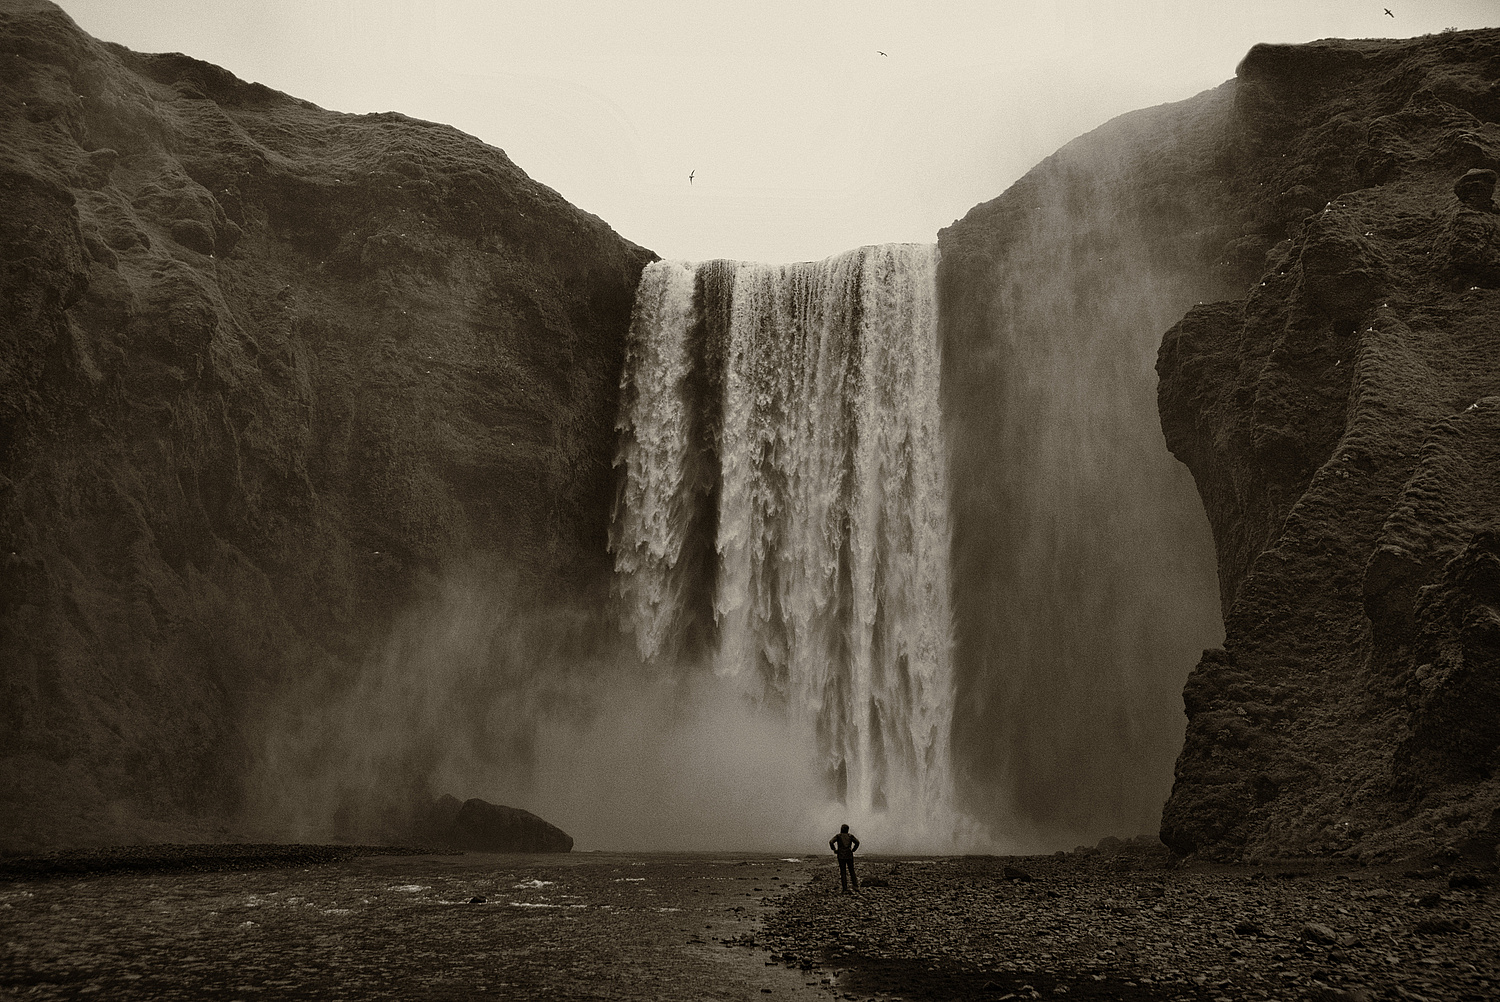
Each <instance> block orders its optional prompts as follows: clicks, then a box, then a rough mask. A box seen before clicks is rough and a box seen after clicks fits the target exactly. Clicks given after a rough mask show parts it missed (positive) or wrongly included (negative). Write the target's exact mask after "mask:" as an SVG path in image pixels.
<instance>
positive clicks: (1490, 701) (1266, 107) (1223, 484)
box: [1157, 31, 1500, 858]
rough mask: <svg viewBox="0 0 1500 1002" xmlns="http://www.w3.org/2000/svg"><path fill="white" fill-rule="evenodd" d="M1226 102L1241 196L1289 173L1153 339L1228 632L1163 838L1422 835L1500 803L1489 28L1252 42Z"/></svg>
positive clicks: (1207, 661)
mask: <svg viewBox="0 0 1500 1002" xmlns="http://www.w3.org/2000/svg"><path fill="white" fill-rule="evenodd" d="M1233 117H1234V121H1235V123H1236V138H1235V147H1236V149H1237V150H1238V151H1239V160H1240V161H1241V162H1242V163H1243V168H1242V169H1243V170H1244V172H1245V180H1246V181H1249V180H1251V179H1253V180H1254V183H1255V184H1256V185H1257V186H1258V187H1260V188H1262V189H1263V190H1265V191H1267V192H1273V191H1274V192H1277V193H1278V194H1277V195H1276V196H1274V197H1273V198H1271V199H1269V200H1267V199H1264V198H1263V199H1262V200H1261V201H1262V202H1263V203H1269V204H1275V203H1276V201H1278V200H1280V199H1283V198H1287V197H1288V196H1289V194H1290V193H1291V192H1294V191H1296V190H1297V189H1298V188H1299V187H1300V186H1305V187H1306V188H1307V191H1306V195H1307V197H1305V198H1298V199H1293V200H1289V201H1287V203H1286V208H1287V213H1288V218H1287V228H1286V233H1285V239H1281V240H1279V241H1278V242H1277V243H1276V244H1275V245H1274V246H1273V247H1271V248H1270V251H1269V253H1268V255H1267V257H1266V259H1265V266H1264V271H1263V273H1262V274H1261V275H1260V276H1259V278H1258V280H1257V281H1256V282H1255V283H1254V285H1253V286H1252V287H1251V288H1250V290H1249V293H1248V295H1245V296H1242V297H1239V298H1236V299H1232V300H1229V301H1224V302H1217V303H1212V304H1207V305H1203V306H1199V307H1196V308H1195V309H1193V310H1192V311H1190V312H1189V313H1188V314H1187V316H1186V317H1185V318H1183V320H1182V321H1181V322H1180V323H1179V324H1177V325H1176V326H1175V327H1173V328H1172V330H1170V331H1169V332H1168V333H1167V335H1166V337H1165V339H1164V341H1163V343H1162V347H1161V353H1160V357H1159V360H1158V363H1157V369H1158V372H1159V373H1160V379H1161V383H1160V405H1161V417H1162V427H1163V429H1164V430H1165V432H1166V437H1167V442H1168V444H1169V445H1170V447H1171V449H1172V451H1173V453H1174V454H1175V455H1177V456H1178V457H1179V458H1180V459H1182V461H1183V462H1184V463H1186V464H1187V466H1188V467H1189V468H1190V469H1191V470H1192V472H1193V476H1194V479H1195V480H1196V481H1197V484H1198V487H1199V491H1200V493H1201V494H1202V496H1203V500H1204V505H1205V507H1206V509H1207V511H1208V516H1209V521H1210V523H1211V524H1212V526H1213V532H1214V541H1215V546H1216V549H1217V552H1218V564H1219V575H1220V587H1221V594H1222V598H1223V604H1224V612H1225V633H1226V636H1225V641H1224V645H1223V647H1222V649H1216V650H1210V651H1208V652H1207V653H1205V655H1204V657H1203V659H1202V660H1201V661H1200V663H1199V664H1198V667H1197V668H1196V669H1195V670H1194V671H1193V673H1192V675H1191V677H1190V678H1189V679H1188V682H1187V686H1186V688H1185V691H1184V702H1185V704H1186V709H1187V715H1188V726H1187V735H1186V741H1185V745H1184V747H1183V750H1182V754H1181V756H1180V758H1179V759H1178V763H1177V770H1176V783H1175V786H1174V787H1173V791H1172V795H1171V798H1170V799H1169V801H1168V802H1167V805H1166V808H1165V811H1164V814H1163V817H1162V839H1163V840H1164V841H1165V842H1167V844H1168V845H1170V846H1171V847H1173V848H1174V849H1176V850H1177V851H1179V852H1183V853H1200V854H1204V855H1209V856H1216V857H1221V858H1233V857H1239V856H1256V855H1266V854H1278V853H1280V854H1291V855H1312V854H1329V853H1335V854H1348V855H1357V856H1363V857H1366V858H1378V857H1380V856H1382V855H1384V854H1390V853H1396V852H1404V851H1410V850H1412V849H1424V848H1425V849H1441V848H1443V847H1444V846H1446V845H1448V844H1450V843H1457V842H1461V841H1462V840H1463V839H1464V838H1465V837H1466V836H1470V835H1474V834H1476V833H1479V832H1481V830H1482V829H1484V828H1485V826H1486V824H1487V823H1488V821H1489V819H1490V817H1491V816H1492V813H1493V811H1494V809H1495V807H1496V805H1497V803H1500V780H1497V778H1496V776H1495V772H1496V769H1497V767H1500V214H1496V212H1495V209H1494V207H1493V205H1492V203H1491V201H1490V192H1491V190H1492V188H1493V184H1494V170H1495V169H1496V168H1497V167H1500V32H1496V31H1481V32H1454V33H1445V34H1443V35H1438V36H1429V37H1426V38H1421V39H1414V40H1410V41H1403V42H1380V43H1376V42H1362V43H1345V42H1327V43H1317V44H1314V45H1308V46H1258V47H1256V48H1255V49H1253V50H1252V51H1251V52H1250V54H1249V55H1248V56H1247V57H1246V58H1245V60H1244V62H1243V63H1242V65H1241V66H1240V68H1239V71H1238V75H1237V82H1236V95H1235V103H1234V109H1233ZM1242 183H1243V182H1242ZM1294 210H1295V211H1294Z"/></svg>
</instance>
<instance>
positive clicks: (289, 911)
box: [0, 846, 1500, 1002]
mask: <svg viewBox="0 0 1500 1002" xmlns="http://www.w3.org/2000/svg"><path fill="white" fill-rule="evenodd" d="M90 858H91V857H90V855H89V854H86V853H84V854H69V855H68V856H67V857H66V858H63V859H60V860H57V861H56V865H55V866H52V867H51V869H48V866H47V865H46V864H44V863H40V862H36V861H35V858H33V862H31V863H26V862H24V861H21V860H17V859H15V858H11V859H8V860H0V996H3V997H25V998H39V999H72V998H84V997H104V998H111V999H115V998H118V999H254V998H262V999H269V998H288V999H302V998H308V999H470V998H497V999H537V998H553V999H601V1000H627V999H628V1000H635V999H664V1000H679V999H680V1000H689V999H693V1000H696V999H721V1000H743V999H764V998H768V997H769V998H782V999H801V1000H806V1002H812V1000H820V1002H821V1000H828V999H845V1000H850V999H878V1000H882V1002H884V1000H896V999H913V1000H915V999H971V998H974V999H995V1000H1012V999H1036V998H1049V999H1058V998H1072V999H1120V1000H1127V1002H1130V1000H1147V999H1152V1000H1174V1002H1175V1000H1195V1002H1197V1000H1240V999H1254V1000H1260V999H1273V1000H1282V999H1286V1000H1299V999H1312V1000H1319V1002H1375V1000H1404V1002H1412V1000H1429V1002H1439V1000H1444V1002H1446V1000H1476V1002H1477V1000H1489V999H1495V998H1500V949H1497V946H1500V908H1497V895H1500V887H1497V877H1496V874H1495V872H1494V870H1495V868H1494V865H1493V864H1492V863H1489V864H1485V863H1480V862H1472V861H1465V860H1462V859H1455V860H1451V861H1439V862H1438V863H1436V864H1434V863H1433V862H1431V861H1426V862H1424V863H1420V864H1410V865H1396V866H1384V867H1366V868H1362V867H1357V866H1350V865H1347V864H1346V865H1336V864H1333V863H1329V862H1307V863H1300V864H1291V863H1279V864H1277V865H1274V866H1270V865H1268V866H1263V867H1223V866H1218V867H1209V866H1201V867H1194V866H1187V867H1183V866H1173V865H1170V861H1168V860H1167V859H1166V857H1165V855H1164V853H1162V852H1158V851H1126V852H1118V853H1113V854H1110V853H1070V854H1065V855H1058V856H1043V857H978V856H968V857H930V858H897V857H878V856H876V857H869V858H861V859H860V860H859V864H858V865H859V868H860V873H861V876H862V879H863V880H864V881H865V886H864V888H863V890H862V893H860V894H859V895H843V894H841V893H839V886H838V875H837V870H836V867H835V866H834V863H833V860H832V857H830V856H826V855H820V856H813V857H787V858H777V857H771V856H764V855H734V854H723V855H713V854H681V853H574V854H569V855H566V856H525V855H489V854H481V853H461V854H446V855H438V854H408V855H397V854H392V853H389V852H383V851H381V850H380V849H378V848H376V847H349V846H334V847H328V846H323V847H318V846H311V847H309V846H301V847H298V846H277V847H258V848H257V847H231V848H230V849H229V850H228V851H226V852H224V853H222V854H219V855H217V856H216V854H215V852H214V851H213V849H212V847H170V846H169V847H162V846H155V847H142V848H135V849H122V850H113V851H111V852H105V853H99V854H95V856H94V859H95V863H97V865H95V866H91V864H90V862H89V859H90Z"/></svg>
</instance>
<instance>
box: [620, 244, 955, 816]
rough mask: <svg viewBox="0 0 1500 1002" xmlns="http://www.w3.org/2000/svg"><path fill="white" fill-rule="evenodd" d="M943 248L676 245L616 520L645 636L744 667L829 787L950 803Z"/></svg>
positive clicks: (685, 660)
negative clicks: (773, 259) (706, 249)
mask: <svg viewBox="0 0 1500 1002" xmlns="http://www.w3.org/2000/svg"><path fill="white" fill-rule="evenodd" d="M936 268H937V249H936V247H934V246H931V245H917V244H896V245H881V246H874V247H865V248H860V249H858V250H854V251H850V252H848V253H845V254H842V255H839V256H837V257H833V258H829V259H828V260H825V261H819V262H809V263H801V264H792V265H764V264H748V263H731V262H722V261H713V262H706V263H704V264H700V265H697V266H691V265H684V264H681V263H676V262H657V263H655V264H653V265H651V266H650V267H648V268H647V269H646V271H645V273H644V274H643V275H642V277H641V282H640V286H639V289H638V291H637V295H636V306H635V313H634V317H633V320H632V324H631V329H630V335H629V341H628V344H627V354H626V363H625V370H624V374H623V376H622V383H621V390H622V393H621V410H620V420H619V425H618V431H619V443H620V444H619V454H618V457H617V460H616V462H617V465H618V466H620V467H621V468H622V476H621V484H620V493H619V498H618V502H617V505H616V511H615V517H614V524H613V526H612V530H611V549H612V550H613V553H614V559H615V569H616V593H617V596H618V598H619V600H620V602H621V607H622V612H623V617H624V619H625V621H626V622H627V623H628V625H629V627H630V628H631V629H632V630H633V631H634V634H635V638H636V643H637V646H638V649H639V653H640V655H641V657H642V658H643V659H644V660H646V661H647V662H648V663H652V664H655V665H658V666H659V667H660V668H661V669H662V670H664V671H691V670H694V669H696V668H699V667H703V668H706V667H707V666H709V665H711V666H712V670H713V672H714V673H715V674H717V675H718V676H720V677H724V678H734V679H740V680H747V681H749V682H751V683H753V685H754V689H755V691H757V692H758V693H759V694H760V696H761V697H762V698H763V699H764V700H765V701H767V702H774V703H779V704H781V705H782V706H784V707H785V710H786V712H787V713H788V715H790V716H791V717H792V718H794V719H795V720H798V721H800V722H802V723H804V724H805V725H806V726H807V727H808V728H810V729H811V731H812V732H813V734H814V735H815V745H816V748H817V754H818V755H819V757H820V758H821V761H820V763H819V765H820V767H821V769H822V772H823V775H824V776H825V778H826V780H827V784H828V789H829V793H830V795H831V798H832V799H836V800H839V801H842V802H843V803H844V804H845V805H847V806H848V807H850V808H853V809H856V810H866V811H876V812H878V811H883V810H890V811H892V812H897V811H899V812H900V813H901V814H902V815H903V816H907V815H911V816H916V817H921V818H931V817H933V816H935V815H936V814H944V815H946V814H947V812H948V811H949V808H950V803H951V779H950V775H949V737H948V735H949V727H950V722H951V718H952V711H953V691H952V678H951V667H950V649H951V646H952V626H951V615H950V611H949V582H948V547H949V525H948V503H947V493H946V482H945V463H944V452H943V443H942V434H941V427H940V413H939V404H938V372H939V364H938V345H937V324H936V320H937V317H936V291H935V283H936Z"/></svg>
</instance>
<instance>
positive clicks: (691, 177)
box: [688, 167, 698, 184]
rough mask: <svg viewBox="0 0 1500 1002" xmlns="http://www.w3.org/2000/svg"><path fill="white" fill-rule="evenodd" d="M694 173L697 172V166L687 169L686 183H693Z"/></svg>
mask: <svg viewBox="0 0 1500 1002" xmlns="http://www.w3.org/2000/svg"><path fill="white" fill-rule="evenodd" d="M696 173H698V168H696V167H694V168H693V169H692V170H690V171H688V184H692V183H693V175H694V174H696Z"/></svg>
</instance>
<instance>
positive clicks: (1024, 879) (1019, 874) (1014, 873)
mask: <svg viewBox="0 0 1500 1002" xmlns="http://www.w3.org/2000/svg"><path fill="white" fill-rule="evenodd" d="M1002 874H1003V875H1004V877H1005V879H1006V880H1015V881H1019V882H1021V883H1023V884H1029V883H1031V880H1032V877H1031V874H1029V873H1027V872H1026V871H1025V870H1023V869H1021V868H1020V867H1018V866H1007V867H1006V868H1005V869H1004V870H1003V871H1002Z"/></svg>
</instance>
